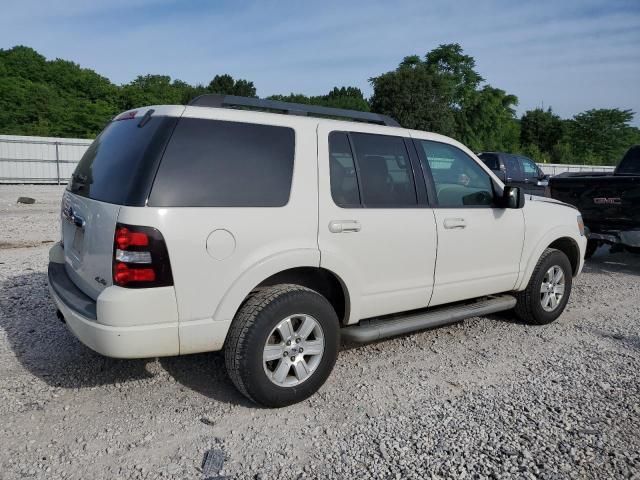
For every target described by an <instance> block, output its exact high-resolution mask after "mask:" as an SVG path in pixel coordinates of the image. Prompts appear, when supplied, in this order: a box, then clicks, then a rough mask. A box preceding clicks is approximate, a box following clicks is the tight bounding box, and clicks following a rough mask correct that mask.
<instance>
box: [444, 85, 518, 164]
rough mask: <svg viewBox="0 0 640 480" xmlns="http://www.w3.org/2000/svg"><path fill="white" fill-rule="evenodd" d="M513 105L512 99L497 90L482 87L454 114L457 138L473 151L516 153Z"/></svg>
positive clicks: (514, 97)
mask: <svg viewBox="0 0 640 480" xmlns="http://www.w3.org/2000/svg"><path fill="white" fill-rule="evenodd" d="M517 104H518V98H517V97H516V96H515V95H509V94H507V93H506V92H505V91H504V90H500V89H499V88H493V87H491V86H489V85H485V86H484V87H483V88H482V89H480V90H478V91H474V92H473V93H471V94H469V98H468V99H466V100H465V106H464V108H462V109H461V110H460V111H458V112H456V118H457V136H458V138H459V139H460V140H461V141H462V142H463V143H464V144H465V145H467V146H468V147H469V148H471V149H472V150H475V151H480V150H494V151H495V150H502V151H516V150H517V149H518V147H519V145H520V142H519V125H518V122H517V121H516V119H515V107H516V105H517Z"/></svg>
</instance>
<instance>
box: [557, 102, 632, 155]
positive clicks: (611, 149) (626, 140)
mask: <svg viewBox="0 0 640 480" xmlns="http://www.w3.org/2000/svg"><path fill="white" fill-rule="evenodd" d="M633 116H634V113H633V112H632V111H631V110H621V109H619V108H603V109H593V110H587V111H586V112H583V113H580V114H578V115H576V116H574V117H573V120H572V121H571V122H570V124H569V139H570V142H571V145H572V146H573V149H574V151H575V155H576V156H577V157H578V158H579V159H582V161H584V162H585V163H587V162H588V163H598V164H602V165H615V164H616V163H617V162H618V161H619V160H620V159H621V158H622V155H623V154H624V153H625V151H626V150H627V149H628V148H629V147H630V146H631V145H632V144H633V143H635V142H637V141H638V139H639V134H638V129H637V128H634V127H632V126H631V125H630V122H631V121H632V120H633ZM580 163H582V162H580Z"/></svg>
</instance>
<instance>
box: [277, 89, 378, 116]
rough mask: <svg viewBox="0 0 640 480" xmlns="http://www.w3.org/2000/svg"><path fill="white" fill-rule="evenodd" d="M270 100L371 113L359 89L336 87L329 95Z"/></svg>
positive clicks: (297, 96) (300, 94) (280, 96)
mask: <svg viewBox="0 0 640 480" xmlns="http://www.w3.org/2000/svg"><path fill="white" fill-rule="evenodd" d="M269 99H270V100H280V101H282V102H291V103H302V104H305V105H320V106H323V107H333V108H343V109H347V110H359V111H363V112H368V111H369V102H368V101H367V99H366V98H365V97H364V94H363V93H362V91H361V90H360V89H359V88H357V87H340V88H338V87H334V88H333V90H331V91H330V92H329V93H328V94H327V95H317V96H312V97H308V96H306V95H303V94H302V93H291V94H289V95H272V96H270V97H269Z"/></svg>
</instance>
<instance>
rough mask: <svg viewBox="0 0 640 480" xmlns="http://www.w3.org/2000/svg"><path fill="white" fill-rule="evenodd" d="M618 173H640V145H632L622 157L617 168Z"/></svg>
mask: <svg viewBox="0 0 640 480" xmlns="http://www.w3.org/2000/svg"><path fill="white" fill-rule="evenodd" d="M616 174H621V175H640V145H636V146H634V147H631V148H630V149H629V151H627V153H626V154H625V155H624V157H622V161H621V162H620V165H618V168H617V169H616Z"/></svg>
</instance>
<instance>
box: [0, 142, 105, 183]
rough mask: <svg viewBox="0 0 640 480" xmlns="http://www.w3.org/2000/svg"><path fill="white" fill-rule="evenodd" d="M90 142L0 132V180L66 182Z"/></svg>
mask: <svg viewBox="0 0 640 480" xmlns="http://www.w3.org/2000/svg"><path fill="white" fill-rule="evenodd" d="M91 142H93V140H86V139H82V138H55V137H23V136H18V135H0V183H57V184H61V183H67V181H68V180H69V178H70V177H71V174H72V173H73V170H74V169H75V168H76V165H77V164H78V161H79V160H80V158H82V155H83V154H84V152H85V150H86V149H87V148H88V147H89V145H91Z"/></svg>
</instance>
